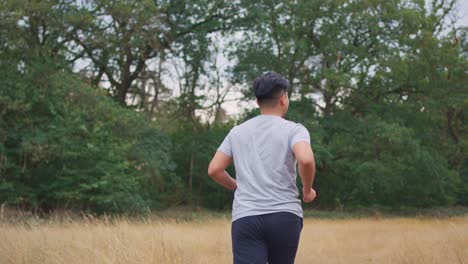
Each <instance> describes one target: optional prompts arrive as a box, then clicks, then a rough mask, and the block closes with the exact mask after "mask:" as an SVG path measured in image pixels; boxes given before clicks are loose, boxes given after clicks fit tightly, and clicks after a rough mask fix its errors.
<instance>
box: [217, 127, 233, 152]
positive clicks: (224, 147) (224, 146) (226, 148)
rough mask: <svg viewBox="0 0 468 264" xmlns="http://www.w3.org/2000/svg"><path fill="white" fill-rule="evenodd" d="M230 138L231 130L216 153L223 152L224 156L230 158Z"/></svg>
mask: <svg viewBox="0 0 468 264" xmlns="http://www.w3.org/2000/svg"><path fill="white" fill-rule="evenodd" d="M231 137H232V129H231V131H229V133H228V134H227V136H226V137H225V138H224V140H223V142H222V143H221V145H220V146H219V148H218V151H221V152H223V153H224V154H226V155H228V156H229V157H231V158H232V145H231Z"/></svg>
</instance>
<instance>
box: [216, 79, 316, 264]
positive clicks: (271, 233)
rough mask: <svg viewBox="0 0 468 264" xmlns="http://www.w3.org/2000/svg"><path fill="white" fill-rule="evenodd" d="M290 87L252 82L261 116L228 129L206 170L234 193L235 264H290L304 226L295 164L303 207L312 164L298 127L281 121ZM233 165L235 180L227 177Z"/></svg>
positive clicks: (270, 81) (308, 195)
mask: <svg viewBox="0 0 468 264" xmlns="http://www.w3.org/2000/svg"><path fill="white" fill-rule="evenodd" d="M288 88H289V82H288V81H287V80H286V79H285V78H284V77H283V76H281V75H279V74H278V73H275V72H268V73H266V74H264V75H262V76H259V77H258V78H256V79H255V81H254V82H253V91H254V94H255V97H256V98H257V104H258V106H259V107H260V112H261V114H260V115H258V116H256V117H254V118H252V119H249V120H247V121H245V122H243V123H242V124H240V125H237V126H235V127H233V128H232V129H231V130H230V132H229V133H228V135H227V136H226V138H225V139H224V141H223V142H222V144H221V146H220V147H219V148H218V151H217V152H216V154H215V155H214V157H213V159H212V160H211V163H210V165H209V168H208V175H209V176H210V177H212V178H213V179H214V180H215V181H216V182H217V183H219V184H220V185H222V186H224V187H225V188H227V189H229V190H235V195H234V202H233V208H232V226H231V235H232V251H233V257H234V263H235V264H243V263H259V264H265V263H266V262H267V261H268V263H269V264H275V263H278V264H288V263H294V259H295V257H296V252H297V248H298V245H299V238H300V233H301V231H302V226H303V211H302V206H301V201H300V199H299V198H298V196H299V192H298V188H297V186H296V160H297V164H298V167H299V174H300V177H301V180H302V185H303V186H304V187H303V188H302V192H303V196H304V197H303V199H304V202H311V201H312V200H314V199H315V196H316V193H315V190H314V189H312V183H313V181H314V176H315V160H314V154H313V152H312V148H311V146H310V136H309V132H308V131H307V129H306V128H305V127H304V126H302V125H301V124H298V123H294V122H291V121H288V120H286V119H284V118H283V117H284V115H285V114H286V112H287V111H288V107H289V98H288ZM232 161H234V167H235V170H236V179H233V178H231V176H230V175H229V174H228V173H227V172H226V168H227V167H228V166H229V165H230V164H231V162H232Z"/></svg>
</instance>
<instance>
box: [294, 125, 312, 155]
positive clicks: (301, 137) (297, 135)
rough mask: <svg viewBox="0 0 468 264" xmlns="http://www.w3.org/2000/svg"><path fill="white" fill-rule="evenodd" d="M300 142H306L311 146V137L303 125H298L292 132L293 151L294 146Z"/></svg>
mask: <svg viewBox="0 0 468 264" xmlns="http://www.w3.org/2000/svg"><path fill="white" fill-rule="evenodd" d="M300 141H305V142H307V143H309V144H310V135H309V131H307V128H305V127H304V126H303V125H301V124H297V125H296V126H295V127H294V129H293V132H292V138H291V149H292V148H293V146H294V144H296V143H297V142H300Z"/></svg>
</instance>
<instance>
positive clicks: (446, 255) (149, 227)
mask: <svg viewBox="0 0 468 264" xmlns="http://www.w3.org/2000/svg"><path fill="white" fill-rule="evenodd" d="M0 263H1V264H4V263H67V264H72V263H190V264H192V263H232V255H231V241H230V219H229V218H228V217H203V218H200V219H195V220H189V221H180V220H178V219H171V218H160V217H151V218H146V219H144V220H138V221H137V220H127V219H124V218H121V219H114V220H113V221H107V220H106V219H100V220H96V219H92V218H85V219H81V220H68V221H66V220H64V221H63V220H62V221H55V222H54V221H48V222H40V221H26V222H17V223H15V222H12V221H8V222H7V221H3V222H0ZM296 263H299V264H301V263H346V264H352V263H359V264H361V263H379V264H385V263H389V264H390V263H391V264H395V263H424V264H431V263H442V264H450V263H468V216H458V217H449V218H421V217H413V218H403V217H399V218H372V217H367V218H358V219H315V218H306V219H305V221H304V228H303V230H302V233H301V241H300V248H299V251H298V254H297V258H296Z"/></svg>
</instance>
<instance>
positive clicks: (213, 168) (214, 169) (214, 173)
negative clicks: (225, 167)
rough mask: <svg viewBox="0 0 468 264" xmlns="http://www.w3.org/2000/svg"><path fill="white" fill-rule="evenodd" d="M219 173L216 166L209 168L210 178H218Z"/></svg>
mask: <svg viewBox="0 0 468 264" xmlns="http://www.w3.org/2000/svg"><path fill="white" fill-rule="evenodd" d="M218 172H219V168H216V167H215V166H213V165H211V164H210V166H208V176H210V177H211V178H214V177H215V176H216V174H218Z"/></svg>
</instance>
